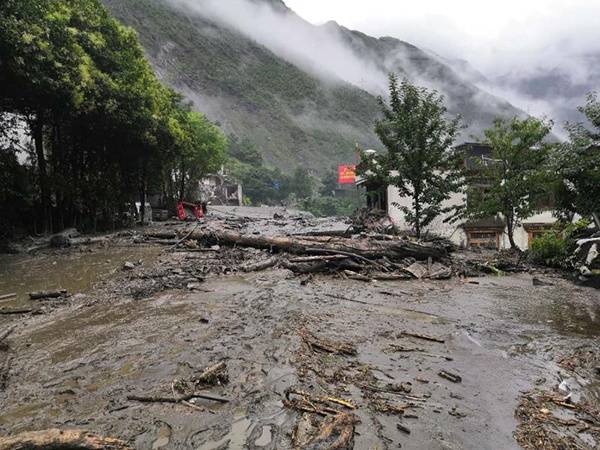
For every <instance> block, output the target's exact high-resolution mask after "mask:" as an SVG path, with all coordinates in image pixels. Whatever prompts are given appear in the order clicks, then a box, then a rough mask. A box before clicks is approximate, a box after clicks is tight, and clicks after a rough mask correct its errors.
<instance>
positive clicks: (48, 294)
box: [29, 289, 67, 300]
mask: <svg viewBox="0 0 600 450" xmlns="http://www.w3.org/2000/svg"><path fill="white" fill-rule="evenodd" d="M66 295H67V290H66V289H59V290H55V291H38V292H30V293H29V298H30V299H31V300H40V299H44V298H59V297H65V296H66Z"/></svg>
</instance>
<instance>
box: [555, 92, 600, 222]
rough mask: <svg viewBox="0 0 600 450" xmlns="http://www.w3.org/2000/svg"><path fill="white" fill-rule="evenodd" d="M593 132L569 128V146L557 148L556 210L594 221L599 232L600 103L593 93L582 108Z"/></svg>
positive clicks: (577, 125) (581, 127) (581, 126)
mask: <svg viewBox="0 0 600 450" xmlns="http://www.w3.org/2000/svg"><path fill="white" fill-rule="evenodd" d="M579 111H580V112H581V113H583V114H584V115H585V117H586V118H587V120H588V122H589V123H590V124H591V125H592V126H593V130H590V129H588V128H587V127H586V126H585V125H583V124H581V123H577V124H567V131H568V132H569V142H567V143H564V144H562V145H559V146H557V147H556V149H555V151H554V152H553V154H552V157H553V158H552V163H551V167H552V170H553V171H554V172H555V173H557V174H558V177H559V179H558V182H557V183H556V199H557V208H558V210H559V211H560V212H562V213H563V215H565V216H567V217H572V216H573V215H574V214H579V215H580V216H582V217H592V218H593V219H594V221H595V223H596V228H600V218H599V217H600V101H599V100H598V97H597V95H596V94H594V93H591V94H589V96H588V100H587V103H586V105H585V106H582V107H580V108H579Z"/></svg>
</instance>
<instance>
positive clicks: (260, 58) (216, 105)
mask: <svg viewBox="0 0 600 450" xmlns="http://www.w3.org/2000/svg"><path fill="white" fill-rule="evenodd" d="M103 3H104V4H106V5H107V6H108V7H109V9H110V10H111V11H112V12H113V14H114V15H115V16H116V17H118V18H119V19H120V20H122V22H123V23H126V24H128V25H130V26H133V27H135V29H136V30H137V31H138V33H139V36H140V39H141V42H142V44H143V46H144V48H145V49H146V51H147V54H148V55H149V56H150V58H151V59H152V61H153V63H154V64H155V65H156V67H158V68H159V69H160V71H161V74H163V76H164V79H165V81H167V82H168V83H171V84H172V85H174V86H182V85H183V86H185V90H186V92H188V93H189V94H190V97H191V98H198V97H200V98H203V96H204V95H206V94H209V95H210V99H211V103H210V105H206V106H205V107H204V106H203V107H200V109H203V108H204V109H206V110H207V111H209V110H210V111H211V115H212V116H213V117H215V118H217V117H218V118H219V119H220V120H223V121H226V122H227V124H228V126H229V128H230V129H231V130H234V132H235V134H236V135H238V136H239V137H240V138H242V137H243V138H244V139H243V140H244V141H246V142H248V143H251V144H252V145H253V146H255V147H256V149H258V150H259V151H260V154H261V155H262V157H263V158H264V160H265V162H264V164H265V165H268V166H270V167H278V168H280V169H281V170H283V171H284V172H285V173H286V174H288V175H291V174H292V173H293V171H294V169H295V168H296V167H297V166H299V165H303V166H305V167H307V168H308V169H309V170H310V171H311V173H312V172H314V173H318V174H322V171H323V169H324V168H328V167H330V166H331V164H332V162H333V163H335V164H338V163H340V164H342V163H346V162H348V161H349V160H351V158H352V157H353V154H354V148H355V143H356V142H357V141H359V142H363V143H364V144H365V145H367V146H373V145H375V144H376V142H377V138H376V136H375V134H374V133H373V130H372V122H373V117H374V115H375V114H376V113H377V110H378V107H377V102H376V99H375V97H374V96H372V95H371V94H369V93H367V92H365V91H364V90H362V89H359V88H357V87H355V86H352V85H349V84H340V83H324V82H323V81H322V80H320V79H319V78H318V77H316V76H314V75H312V74H311V73H309V72H306V71H303V70H302V69H301V68H299V67H298V66H297V65H294V64H290V63H289V62H287V61H286V60H285V59H284V58H281V57H279V56H277V55H276V54H274V53H273V52H271V51H269V50H268V49H267V48H265V47H264V46H262V45H259V44H257V43H256V41H254V40H252V39H249V38H248V37H247V36H246V35H244V34H242V33H239V32H237V31H235V30H233V29H232V28H230V27H227V26H223V25H222V24H220V23H218V22H215V21H212V20H209V19H206V18H203V17H201V16H200V15H194V14H189V12H188V11H185V10H182V9H181V8H173V3H174V2H168V1H165V0H127V1H123V0H103ZM196 3H198V4H200V3H201V2H196ZM165 43H169V44H168V45H165ZM199 101H202V100H199ZM231 156H232V157H235V158H236V159H238V160H240V161H242V162H244V161H243V159H240V158H238V156H237V155H236V154H233V153H232V154H231ZM249 164H251V165H255V164H254V163H249Z"/></svg>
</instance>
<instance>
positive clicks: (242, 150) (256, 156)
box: [228, 137, 263, 167]
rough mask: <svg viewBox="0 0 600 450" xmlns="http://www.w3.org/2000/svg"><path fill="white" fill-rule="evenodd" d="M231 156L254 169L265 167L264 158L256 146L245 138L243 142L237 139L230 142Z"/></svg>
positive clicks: (234, 138)
mask: <svg viewBox="0 0 600 450" xmlns="http://www.w3.org/2000/svg"><path fill="white" fill-rule="evenodd" d="M228 153H229V156H231V157H233V158H235V159H237V160H238V161H240V162H242V163H244V164H249V165H251V166H254V167H260V166H262V165H263V158H262V156H261V154H260V152H259V151H258V149H257V148H256V145H254V143H253V142H252V141H251V140H250V139H248V138H246V137H245V138H243V139H242V140H241V141H240V140H238V139H237V138H236V137H233V138H231V139H230V140H229V151H228Z"/></svg>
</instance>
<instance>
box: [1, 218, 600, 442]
mask: <svg viewBox="0 0 600 450" xmlns="http://www.w3.org/2000/svg"><path fill="white" fill-rule="evenodd" d="M269 214H271V212H269ZM220 220H225V222H224V223H227V219H223V217H221V219H220ZM303 220H304V221H305V222H306V219H298V220H295V221H292V220H290V219H289V218H288V219H287V222H286V220H284V219H282V218H279V219H277V218H276V219H274V220H267V219H263V220H261V219H260V218H256V219H253V220H250V221H238V222H236V224H235V227H236V228H238V229H242V230H245V231H247V232H248V233H273V232H274V231H273V230H279V231H278V232H281V229H285V230H286V231H285V232H286V233H292V231H293V230H288V229H287V228H286V226H293V227H296V228H301V229H303V227H311V229H316V228H319V226H320V225H319V224H315V223H312V224H311V223H305V222H304V223H303V222H302V221H303ZM286 223H287V224H288V225H286ZM290 223H291V224H292V225H289V224H290ZM229 225H230V226H232V227H233V222H231V223H229ZM328 226H329V225H328ZM179 227H182V226H179ZM190 227H191V226H188V228H190ZM315 227H316V228H315ZM188 228H186V230H187V229H188ZM339 228H340V229H343V228H345V226H344V224H339ZM190 229H191V228H190ZM175 250H176V251H175ZM208 250H209V249H207V251H199V249H198V248H194V247H193V246H182V248H176V249H173V246H172V245H170V246H167V245H159V244H156V243H154V244H153V243H151V242H146V243H145V242H140V241H139V240H138V241H136V239H135V238H132V239H121V240H120V241H118V242H116V243H114V244H111V245H109V246H105V247H97V246H96V247H95V246H90V247H89V248H84V249H82V248H70V249H65V250H60V251H58V250H48V251H46V252H40V253H39V254H35V255H29V256H24V257H23V256H20V257H18V258H17V257H14V258H15V259H14V260H10V261H12V262H10V263H9V262H5V265H4V266H2V272H0V277H2V278H3V280H2V281H3V283H5V284H3V290H8V291H10V290H11V286H10V280H9V277H11V279H14V280H17V279H19V280H21V281H20V282H21V283H22V287H21V289H20V290H19V292H26V291H32V290H35V289H42V288H51V287H56V288H58V287H66V286H63V285H60V284H61V280H62V279H63V278H64V277H66V276H67V275H66V274H67V273H70V274H71V275H72V276H73V278H74V280H75V281H72V282H71V284H70V285H69V286H68V288H69V292H70V293H73V294H75V295H73V296H70V297H68V298H65V299H58V300H44V301H41V302H40V301H37V302H34V301H27V300H22V299H17V300H11V301H9V302H3V304H2V305H0V306H2V310H3V311H7V310H10V308H13V309H14V308H25V309H26V308H31V309H32V310H33V311H32V312H31V313H24V314H7V315H2V316H0V331H1V332H0V336H1V335H2V334H4V333H3V332H5V331H6V332H8V331H10V330H12V332H10V334H8V335H7V336H6V337H5V338H4V339H3V340H2V342H1V343H0V344H1V345H2V346H1V347H0V369H1V368H2V366H4V370H3V371H2V373H0V375H1V378H0V433H1V434H4V435H15V434H17V433H20V432H24V431H36V430H45V429H52V428H59V429H83V430H89V431H91V432H93V433H95V434H98V435H100V436H110V437H113V438H118V439H121V440H123V441H125V442H126V443H128V444H129V445H130V446H131V447H133V448H139V449H150V448H152V449H184V448H185V449H187V448H195V449H226V448H231V449H245V448H247V449H256V448H265V449H285V448H294V447H296V448H319V449H320V448H346V447H350V448H355V449H388V448H389V449H395V448H399V447H402V448H407V449H423V448H427V449H509V448H590V449H591V448H598V446H599V445H600V416H599V415H598V408H599V407H600V353H599V351H600V342H599V340H598V336H600V294H599V291H598V290H595V289H593V288H586V287H580V286H576V285H575V284H573V282H571V281H569V280H567V279H565V278H563V277H561V276H559V275H558V274H556V273H551V272H539V271H534V272H533V273H519V274H507V275H505V276H493V275H488V276H482V277H476V278H475V277H467V278H465V277H457V276H453V277H452V278H450V279H447V280H431V279H422V280H416V279H413V280H397V281H371V282H365V281H361V280H357V279H349V278H348V277H344V276H340V275H339V274H309V275H306V274H301V275H298V274H296V273H294V272H292V271H291V270H288V269H286V268H282V267H280V266H276V267H274V268H267V269H266V270H263V271H255V272H248V273H245V272H242V271H240V270H237V268H238V267H239V266H240V265H242V264H245V263H249V262H253V261H256V260H264V259H266V258H268V257H270V256H271V255H270V254H269V251H268V250H257V249H252V248H230V247H226V246H218V247H213V248H210V251H208ZM86 252H87V253H86ZM82 255H84V256H82ZM90 255H96V256H93V258H95V259H93V261H96V262H97V263H98V264H100V266H101V267H100V269H98V271H97V272H98V273H96V275H97V280H96V281H95V282H92V281H86V280H88V279H87V278H85V276H84V275H83V274H81V271H80V270H81V265H82V263H84V265H86V267H89V264H91V262H90V261H88V260H86V259H82V258H90V257H92V256H90ZM10 258H13V257H10ZM6 261H9V260H6ZM39 261H44V264H43V267H44V269H43V270H44V271H45V272H47V273H49V274H51V273H52V272H53V271H57V272H58V273H62V274H63V276H62V277H60V278H61V280H57V279H52V278H51V280H50V281H49V282H48V283H55V284H56V285H55V286H49V285H44V286H38V285H33V284H32V285H29V284H28V283H34V281H31V280H29V281H27V279H25V281H23V277H24V275H23V273H28V272H29V271H30V270H33V268H36V267H37V266H35V264H36V262H38V263H39ZM54 261H56V262H57V263H56V264H53V262H54ZM126 262H132V264H130V265H127V266H125V267H124V266H123V265H124V264H125V263H126ZM69 264H70V265H69ZM78 267H79V272H78ZM37 270H40V269H39V268H38V269H37ZM78 274H81V275H78ZM41 276H42V275H41V274H40V275H39V277H41ZM39 277H36V278H39ZM81 277H83V281H82V279H81ZM7 280H8V281H7ZM67 283H69V282H68V281H67ZM77 289H79V290H80V291H76V290H77ZM12 290H15V291H16V290H17V289H16V288H14V289H12ZM11 302H12V303H11ZM34 303H35V305H34V306H32V304H34ZM40 305H41V306H40ZM218 363H225V366H224V367H225V368H224V370H220V372H219V374H218V376H215V377H211V378H210V379H204V380H202V381H199V380H200V378H202V377H200V378H199V376H200V374H202V373H203V371H204V370H205V369H206V368H210V367H211V366H214V365H215V364H218ZM190 388H191V389H192V390H195V392H196V393H199V394H200V396H194V395H186V393H189V389H190ZM201 397H209V398H201ZM536 445H537V447H536ZM336 446H337V447H336Z"/></svg>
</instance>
